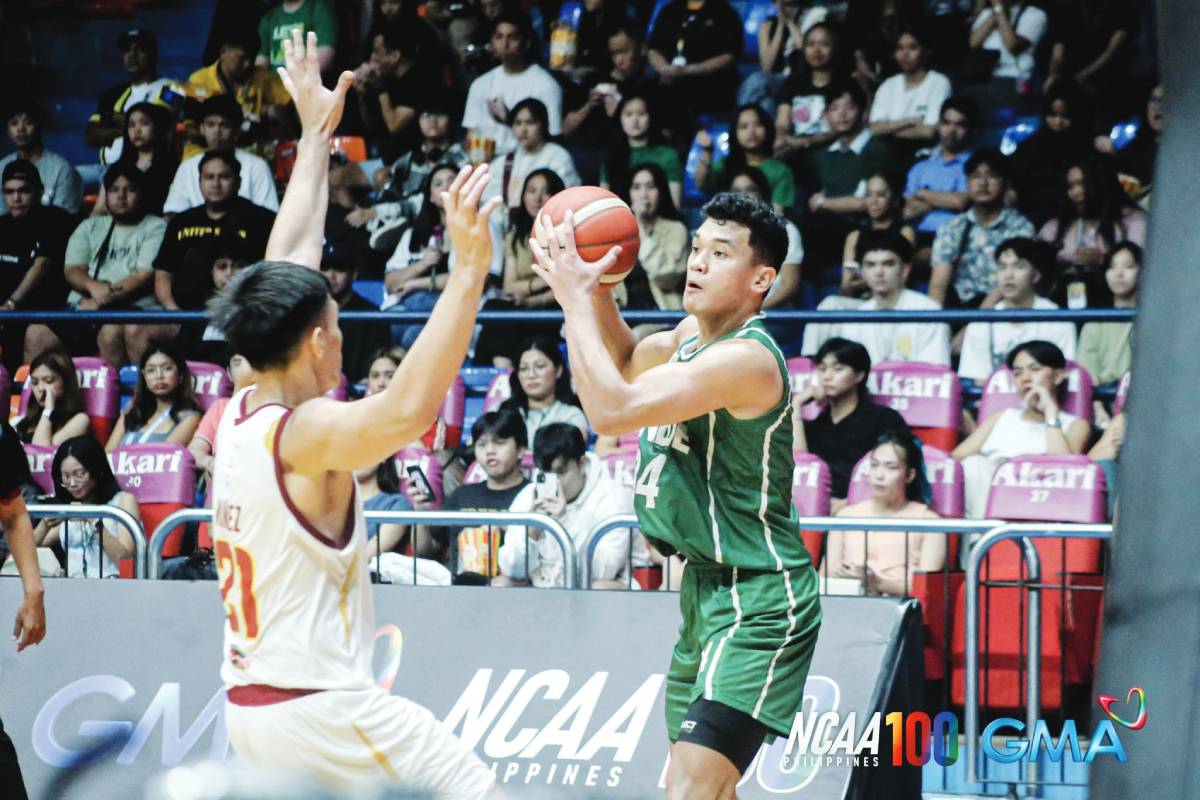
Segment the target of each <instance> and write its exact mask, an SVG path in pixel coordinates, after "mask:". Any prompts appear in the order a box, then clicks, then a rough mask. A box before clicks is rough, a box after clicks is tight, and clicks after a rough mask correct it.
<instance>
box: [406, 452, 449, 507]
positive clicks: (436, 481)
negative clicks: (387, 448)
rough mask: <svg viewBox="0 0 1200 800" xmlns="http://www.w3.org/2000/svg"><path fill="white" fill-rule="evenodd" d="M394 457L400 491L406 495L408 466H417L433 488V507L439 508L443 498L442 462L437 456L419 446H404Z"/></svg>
mask: <svg viewBox="0 0 1200 800" xmlns="http://www.w3.org/2000/svg"><path fill="white" fill-rule="evenodd" d="M395 459H396V472H397V473H399V475H400V492H401V493H402V494H403V495H404V496H405V497H408V468H409V467H419V468H420V469H421V471H422V472H424V473H425V478H426V479H427V480H428V481H429V486H430V488H432V489H433V507H434V508H441V507H442V500H444V499H445V498H444V496H443V493H442V463H441V462H440V461H438V460H437V457H436V456H435V455H434V454H433V453H432V452H431V451H429V450H425V449H423V448H420V447H406V448H404V449H403V450H401V451H399V452H398V453H396V455H395Z"/></svg>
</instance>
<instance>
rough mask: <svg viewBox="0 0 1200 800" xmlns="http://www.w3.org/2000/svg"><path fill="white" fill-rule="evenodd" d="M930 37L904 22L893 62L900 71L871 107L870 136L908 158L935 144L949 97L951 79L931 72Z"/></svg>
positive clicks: (893, 53) (884, 87)
mask: <svg viewBox="0 0 1200 800" xmlns="http://www.w3.org/2000/svg"><path fill="white" fill-rule="evenodd" d="M932 44H933V42H932V40H931V39H930V35H929V33H927V32H926V30H925V29H924V28H922V27H920V26H918V25H914V24H913V23H911V22H904V23H902V24H901V25H900V29H899V35H898V36H897V37H896V40H895V46H894V49H893V51H892V58H893V59H894V60H895V62H896V66H897V67H898V68H899V69H900V71H899V72H897V73H896V74H895V75H893V76H892V77H890V78H888V79H887V80H885V81H884V82H883V84H882V85H881V86H880V87H879V91H878V92H876V94H875V100H874V102H872V104H871V115H870V123H871V134H872V135H874V136H883V137H886V138H888V139H890V140H891V141H892V142H893V144H894V145H896V146H897V147H898V148H899V149H901V150H902V151H904V153H905V154H906V155H908V156H912V155H914V154H915V153H916V151H917V149H919V148H920V147H922V146H924V145H929V144H934V143H935V142H934V140H935V139H936V138H937V123H938V118H939V117H940V116H941V113H942V103H944V102H946V100H947V99H948V98H949V97H950V79H949V78H947V77H946V76H945V75H943V74H942V73H940V72H938V71H937V70H933V69H930V68H929V57H930V55H931V49H930V46H931V45H932Z"/></svg>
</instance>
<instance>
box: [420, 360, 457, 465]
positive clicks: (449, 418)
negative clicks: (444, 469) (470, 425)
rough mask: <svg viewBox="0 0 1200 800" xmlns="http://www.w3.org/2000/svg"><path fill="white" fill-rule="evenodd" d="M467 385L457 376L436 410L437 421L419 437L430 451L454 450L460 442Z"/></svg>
mask: <svg viewBox="0 0 1200 800" xmlns="http://www.w3.org/2000/svg"><path fill="white" fill-rule="evenodd" d="M466 397H467V384H466V382H464V381H463V379H462V376H461V375H459V376H458V377H457V378H455V379H454V383H453V384H451V385H450V390H449V391H447V392H446V399H445V400H444V401H443V402H442V407H441V408H440V409H439V410H438V415H437V419H436V420H434V423H433V425H432V426H431V427H430V428H429V430H428V431H426V432H425V435H424V436H422V437H421V441H422V442H423V443H424V445H425V446H426V447H428V448H429V449H430V450H444V449H446V448H448V447H449V448H455V447H458V445H459V444H460V443H461V442H462V432H463V414H464V412H465V411H466V405H467V402H466Z"/></svg>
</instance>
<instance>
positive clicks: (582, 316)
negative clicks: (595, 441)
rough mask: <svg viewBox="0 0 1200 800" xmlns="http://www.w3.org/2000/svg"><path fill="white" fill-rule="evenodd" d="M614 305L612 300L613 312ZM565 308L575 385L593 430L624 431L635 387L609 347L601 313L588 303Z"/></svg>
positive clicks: (609, 434)
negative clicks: (600, 316)
mask: <svg viewBox="0 0 1200 800" xmlns="http://www.w3.org/2000/svg"><path fill="white" fill-rule="evenodd" d="M610 302H612V301H611V300H610ZM593 306H594V303H593ZM615 307H616V304H615V303H613V308H614V311H613V312H612V313H613V314H615V313H616V312H615ZM564 311H565V312H566V320H567V324H566V332H567V348H568V349H569V351H570V353H571V365H572V369H573V371H574V375H575V386H576V389H578V392H579V399H580V400H581V401H582V403H583V410H584V412H585V413H586V414H587V418H588V421H589V422H590V423H591V425H592V430H594V431H595V432H596V433H598V434H604V435H607V436H615V435H619V434H622V433H625V432H626V431H627V430H628V426H627V425H626V424H625V421H624V419H623V414H624V412H625V411H626V410H627V409H628V408H629V407H630V405H631V401H632V400H633V398H632V389H631V387H630V385H629V383H628V382H627V381H626V380H625V378H624V377H623V376H622V374H621V372H620V370H619V369H618V368H617V365H616V364H615V363H614V359H613V356H612V355H611V354H610V352H609V351H608V349H607V346H606V343H605V339H604V333H603V329H602V327H601V325H600V321H599V318H598V315H597V313H595V312H594V311H593V308H592V307H587V306H580V307H578V308H576V309H564ZM606 313H607V312H606ZM622 324H624V323H622ZM630 352H631V353H632V350H630ZM626 363H628V356H626Z"/></svg>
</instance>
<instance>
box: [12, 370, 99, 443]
mask: <svg viewBox="0 0 1200 800" xmlns="http://www.w3.org/2000/svg"><path fill="white" fill-rule="evenodd" d="M72 361H74V363H75V377H76V379H78V381H79V391H80V394H81V395H82V396H83V410H84V411H85V412H87V415H88V419H89V420H90V421H91V423H92V436H94V437H96V440H97V441H99V442H100V444H106V443H107V442H108V437H109V436H110V435H111V434H112V429H113V425H114V424H115V423H116V421H117V416H118V414H119V413H120V403H121V382H120V379H119V377H118V376H117V371H116V370H115V369H113V366H112V364H109V363H108V362H107V361H105V360H104V359H103V358H75V359H72ZM17 375H18V376H19V377H20V376H23V377H20V379H21V380H23V381H24V386H23V387H22V388H21V398H20V401H19V405H18V412H17V413H18V414H24V413H25V407H26V406H27V405H28V403H29V392H30V388H29V381H28V380H27V378H28V375H29V368H28V367H21V369H19V370H17Z"/></svg>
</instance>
